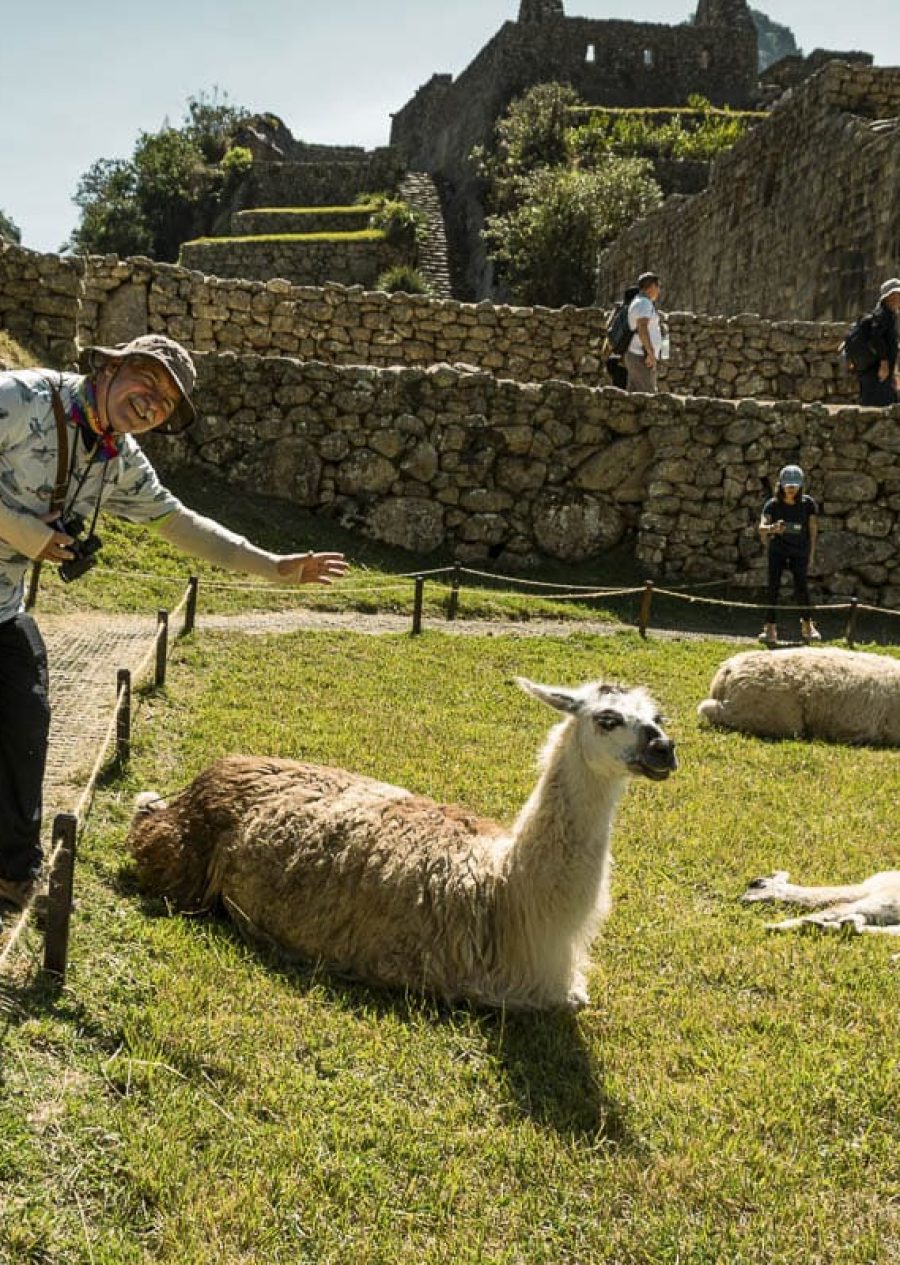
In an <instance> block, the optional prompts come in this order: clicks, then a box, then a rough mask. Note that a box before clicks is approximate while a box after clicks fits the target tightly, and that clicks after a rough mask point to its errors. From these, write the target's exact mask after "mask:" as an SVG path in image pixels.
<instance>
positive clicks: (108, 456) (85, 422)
mask: <svg viewBox="0 0 900 1265" xmlns="http://www.w3.org/2000/svg"><path fill="white" fill-rule="evenodd" d="M71 416H72V420H73V421H74V422H75V423H76V425H77V426H78V429H79V431H80V433H81V438H82V441H83V443H84V446H85V448H86V449H87V451H88V452H92V450H93V449H94V447H95V446H96V445H97V444H98V443H99V449H98V451H97V452H96V453H95V454H94V456H95V459H96V460H97V461H111V460H112V458H113V457H118V455H119V445H118V441H117V439H116V436H115V435H114V434H113V432H112V431H109V430H104V429H103V427H102V426H101V424H100V411H99V409H98V408H97V394H96V392H95V390H94V384H93V382H91V380H90V378H85V379H84V381H83V382H82V383H81V384H80V385H79V386H78V387H76V388H75V390H74V391H73V392H72V412H71Z"/></svg>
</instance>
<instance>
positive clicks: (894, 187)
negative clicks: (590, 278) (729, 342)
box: [599, 62, 900, 320]
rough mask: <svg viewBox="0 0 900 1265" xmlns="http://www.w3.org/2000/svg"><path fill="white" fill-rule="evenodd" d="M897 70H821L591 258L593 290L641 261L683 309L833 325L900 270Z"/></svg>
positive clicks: (604, 288) (835, 66)
mask: <svg viewBox="0 0 900 1265" xmlns="http://www.w3.org/2000/svg"><path fill="white" fill-rule="evenodd" d="M898 191H900V69H898V68H884V67H866V66H859V65H854V66H851V65H849V64H845V63H842V62H830V63H828V64H827V65H826V66H825V67H824V68H823V69H822V70H821V71H819V73H818V74H817V75H815V76H814V77H813V78H812V79H810V80H808V81H807V82H806V83H805V84H803V85H802V86H801V87H799V88H797V89H795V90H794V91H793V92H791V93H789V94H788V95H787V96H785V97H784V98H782V100H781V101H780V102H779V103H778V104H777V105H776V106H775V107H774V109H773V110H772V113H771V114H770V116H769V117H768V118H767V119H766V120H764V121H763V122H762V123H760V124H759V125H758V126H757V127H755V128H754V129H753V131H752V132H750V133H748V134H747V135H746V136H745V137H743V138H742V139H741V140H740V141H739V142H738V143H737V144H736V145H735V146H734V148H733V149H732V150H730V151H729V152H728V153H726V154H723V155H722V156H720V157H719V158H718V159H717V161H716V162H715V163H714V164H713V167H712V174H711V178H710V184H709V187H708V188H707V189H706V190H705V191H703V192H702V193H698V194H697V195H696V196H694V197H691V198H671V199H669V200H668V201H667V202H665V203H664V204H663V206H662V207H661V208H660V209H659V210H658V211H655V212H652V213H651V214H650V215H648V216H646V217H645V218H644V219H643V220H641V221H639V222H638V223H637V224H635V225H633V226H632V227H631V228H629V229H627V230H626V231H625V232H624V233H623V234H622V235H621V236H620V237H619V238H618V240H617V241H616V242H614V243H613V245H612V246H611V247H610V249H609V250H608V251H607V252H606V254H605V255H604V256H603V258H602V259H601V261H600V269H599V286H600V289H599V293H601V294H604V295H605V294H609V293H615V292H617V291H618V290H619V289H621V286H622V284H623V283H624V282H626V281H627V280H629V279H630V278H632V277H633V276H634V275H635V273H637V272H639V271H640V270H642V269H643V268H645V267H647V266H649V265H651V264H652V266H653V268H654V269H655V270H656V271H658V272H659V273H660V274H661V276H662V278H663V284H664V302H666V303H668V304H670V305H672V306H677V307H679V308H685V309H689V310H694V311H717V312H725V313H735V312H746V311H752V312H759V313H761V314H762V315H763V316H768V317H777V316H778V315H780V314H782V313H785V312H791V313H793V314H795V315H796V316H802V317H805V318H807V319H809V320H846V319H848V318H855V317H856V316H857V315H858V314H859V312H860V311H866V310H869V309H870V308H871V307H872V305H873V303H874V301H875V298H876V296H877V292H878V287H879V285H880V284H881V282H882V281H883V280H884V279H885V277H888V276H893V275H896V273H897V272H898V271H900V198H898Z"/></svg>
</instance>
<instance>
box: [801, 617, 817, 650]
mask: <svg viewBox="0 0 900 1265" xmlns="http://www.w3.org/2000/svg"><path fill="white" fill-rule="evenodd" d="M800 637H801V639H802V640H803V641H805V642H806V643H807V644H808V643H809V642H811V641H821V640H822V634H821V633H820V632H819V630H818V628H817V627H816V626H815V624H814V623H813V622H812V620H811V619H801V620H800Z"/></svg>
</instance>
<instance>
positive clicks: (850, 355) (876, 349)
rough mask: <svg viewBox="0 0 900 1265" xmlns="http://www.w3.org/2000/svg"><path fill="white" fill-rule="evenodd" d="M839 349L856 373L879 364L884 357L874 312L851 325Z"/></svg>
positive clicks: (863, 371)
mask: <svg viewBox="0 0 900 1265" xmlns="http://www.w3.org/2000/svg"><path fill="white" fill-rule="evenodd" d="M838 350H839V351H840V352H841V354H842V355H843V357H844V359H845V360H846V362H847V364H848V366H849V367H850V368H851V369H852V370H853V372H854V373H865V372H866V371H867V370H869V369H873V368H874V367H875V365H877V364H878V362H879V360H881V359H882V348H881V339H880V338H879V335H878V330H877V329H876V327H875V316H874V314H873V313H871V312H870V313H869V314H868V315H867V316H861V317H860V318H859V320H858V321H857V322H856V324H855V325H851V327H850V328H849V329H848V330H847V333H846V334H845V335H844V341H843V342H842V343H841V345H840V347H839V349H838Z"/></svg>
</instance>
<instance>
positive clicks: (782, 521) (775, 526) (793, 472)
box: [759, 466, 822, 646]
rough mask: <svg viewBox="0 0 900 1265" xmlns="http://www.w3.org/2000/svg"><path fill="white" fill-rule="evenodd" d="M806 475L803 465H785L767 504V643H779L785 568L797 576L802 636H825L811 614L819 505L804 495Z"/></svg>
mask: <svg viewBox="0 0 900 1265" xmlns="http://www.w3.org/2000/svg"><path fill="white" fill-rule="evenodd" d="M804 477H805V476H804V474H803V471H802V470H801V469H800V467H799V466H785V467H784V468H783V469H782V470H781V471H780V472H779V475H778V491H777V492H776V493H775V495H774V496H773V497H771V498H770V499H769V500H768V501H766V503H765V505H764V506H763V512H762V518H761V519H760V523H759V534H760V536H761V538H762V541H763V544H764V545H765V546H766V550H767V556H768V564H769V609H768V611H767V612H766V622H765V624H764V626H763V630H762V632H761V633H760V634H759V640H760V641H763V642H765V644H766V645H767V646H774V645H776V643H777V642H778V625H777V623H776V622H775V621H776V618H777V616H776V613H775V609H776V606H777V604H778V591H779V589H780V588H781V577H782V576H783V575H784V572H785V569H787V570H789V571H790V572H791V575H792V576H793V577H794V593H795V596H796V601H797V605H798V606H801V607H803V608H804V609H802V610H801V612H800V636H801V638H802V639H803V640H804V641H807V642H810V641H821V640H822V636H821V633H820V632H819V630H818V629H817V628H816V626H815V624H814V623H813V621H812V617H811V614H810V605H811V603H810V599H809V583H808V580H807V576H808V573H809V569H810V567H812V566H813V564H814V562H815V555H816V539H817V535H818V513H819V507H818V506H817V505H816V502H815V501H814V500H813V498H812V497H811V496H805V495H804V494H803V482H804Z"/></svg>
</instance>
